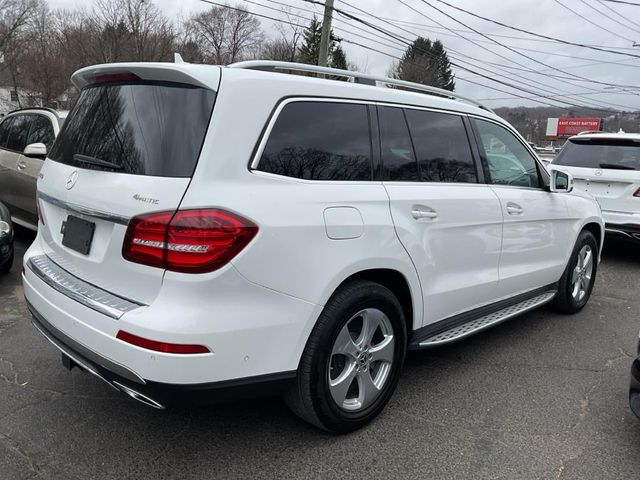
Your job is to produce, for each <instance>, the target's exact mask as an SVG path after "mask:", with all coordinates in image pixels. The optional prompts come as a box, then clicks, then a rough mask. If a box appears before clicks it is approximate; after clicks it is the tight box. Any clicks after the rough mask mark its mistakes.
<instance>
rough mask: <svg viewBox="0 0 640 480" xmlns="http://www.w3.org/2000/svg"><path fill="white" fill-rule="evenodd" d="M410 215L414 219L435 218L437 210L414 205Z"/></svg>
mask: <svg viewBox="0 0 640 480" xmlns="http://www.w3.org/2000/svg"><path fill="white" fill-rule="evenodd" d="M411 216H412V217H413V218H415V219H416V220H435V219H436V218H438V212H436V211H435V210H432V209H430V208H428V207H416V206H414V207H413V208H412V209H411Z"/></svg>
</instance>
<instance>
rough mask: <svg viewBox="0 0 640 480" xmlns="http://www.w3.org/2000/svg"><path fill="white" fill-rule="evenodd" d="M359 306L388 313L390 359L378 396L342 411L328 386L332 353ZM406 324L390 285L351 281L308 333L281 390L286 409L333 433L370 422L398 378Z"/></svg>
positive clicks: (405, 342) (404, 349) (400, 369)
mask: <svg viewBox="0 0 640 480" xmlns="http://www.w3.org/2000/svg"><path fill="white" fill-rule="evenodd" d="M363 309H374V310H376V311H380V312H382V313H383V314H384V315H386V319H387V320H388V321H389V322H388V323H390V324H391V326H392V329H393V336H394V339H395V344H394V351H393V355H392V357H393V361H392V363H391V366H390V371H389V374H388V377H387V380H386V382H385V383H384V384H383V386H382V388H381V389H380V390H379V392H380V393H378V394H377V395H378V396H377V397H376V400H375V401H373V403H372V404H371V405H369V406H368V407H366V408H362V409H361V410H359V411H346V410H344V409H343V408H341V407H339V406H338V404H337V403H336V402H335V401H334V399H333V398H332V395H331V393H330V390H329V375H330V373H329V368H330V366H331V364H330V362H331V354H332V349H333V347H334V342H335V341H336V339H337V338H338V335H339V334H340V332H341V331H342V330H343V328H345V326H346V325H347V323H348V322H350V321H353V318H354V316H356V317H357V314H358V313H359V312H361V311H362V310H363ZM405 325H406V322H405V318H404V314H403V311H402V307H401V305H400V302H399V301H398V299H397V298H396V296H395V295H394V294H393V293H392V292H391V291H390V290H389V289H388V288H386V287H384V286H382V285H380V284H378V283H375V282H371V281H354V282H353V283H350V284H348V285H345V286H343V287H342V288H340V290H339V291H337V292H336V293H335V294H334V295H333V296H332V297H331V299H330V300H329V302H327V304H326V306H325V308H324V310H323V311H322V313H321V315H320V317H319V319H318V321H317V323H316V325H315V327H314V328H313V331H312V332H311V335H310V336H309V340H308V341H307V345H306V347H305V349H304V352H303V354H302V358H301V359H300V364H299V367H298V373H297V377H296V381H295V382H294V384H293V385H292V386H291V388H290V389H289V390H288V391H287V392H286V393H285V397H284V398H285V401H286V403H287V405H288V406H289V408H290V409H291V410H292V411H293V412H294V413H295V414H296V415H298V416H299V417H300V418H302V419H303V420H305V421H307V422H309V423H311V424H313V425H315V426H317V427H319V428H321V429H323V430H327V431H329V432H333V433H347V432H351V431H354V430H357V429H359V428H361V427H363V426H364V425H366V424H367V423H369V422H370V421H371V420H373V419H374V418H375V417H376V416H377V415H378V414H379V413H380V412H381V411H382V410H383V408H384V407H385V405H386V403H387V402H388V401H389V399H390V398H391V395H392V394H393V391H394V390H395V388H396V385H397V383H398V379H399V378H400V373H401V371H402V365H403V363H404V358H405V355H406V350H407V333H406V326H405ZM372 365H373V364H372ZM372 368H374V367H370V373H369V374H370V375H371V374H372V372H373V370H371V369H372Z"/></svg>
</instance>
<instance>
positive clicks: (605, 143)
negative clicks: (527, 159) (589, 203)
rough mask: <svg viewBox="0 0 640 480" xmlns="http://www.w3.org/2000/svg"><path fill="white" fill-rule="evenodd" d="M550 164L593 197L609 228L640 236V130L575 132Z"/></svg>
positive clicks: (613, 230) (617, 232)
mask: <svg viewBox="0 0 640 480" xmlns="http://www.w3.org/2000/svg"><path fill="white" fill-rule="evenodd" d="M552 167H553V168H557V169H559V170H562V171H565V172H569V173H570V174H571V175H573V178H574V179H575V186H576V187H578V188H580V189H582V190H584V191H585V192H589V193H590V194H591V195H593V196H594V197H595V198H596V200H597V201H598V203H599V204H600V206H601V207H602V216H603V218H604V221H605V223H606V229H607V231H608V232H610V233H615V234H619V235H622V236H624V237H626V238H634V239H637V240H640V133H603V132H598V133H589V134H582V135H576V136H574V137H571V138H569V140H567V143H566V144H565V146H564V148H563V149H562V151H561V152H560V153H559V154H558V156H557V157H556V158H555V159H554V160H553V163H552Z"/></svg>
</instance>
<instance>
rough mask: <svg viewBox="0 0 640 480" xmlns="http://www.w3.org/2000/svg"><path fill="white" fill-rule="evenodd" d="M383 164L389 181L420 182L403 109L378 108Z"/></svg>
mask: <svg viewBox="0 0 640 480" xmlns="http://www.w3.org/2000/svg"><path fill="white" fill-rule="evenodd" d="M378 122H379V125H380V145H381V156H382V164H383V166H384V168H385V169H386V171H387V177H386V178H387V179H388V180H395V181H405V182H418V181H419V178H418V163H417V162H416V158H415V154H414V152H413V145H412V144H411V137H410V136H409V128H408V127H407V122H406V120H405V118H404V112H403V111H402V109H401V108H394V107H378Z"/></svg>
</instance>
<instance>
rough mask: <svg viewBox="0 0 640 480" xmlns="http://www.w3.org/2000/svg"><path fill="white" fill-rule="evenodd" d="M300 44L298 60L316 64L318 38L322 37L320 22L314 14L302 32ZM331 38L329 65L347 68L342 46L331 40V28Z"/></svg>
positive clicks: (318, 51) (318, 54) (318, 53)
mask: <svg viewBox="0 0 640 480" xmlns="http://www.w3.org/2000/svg"><path fill="white" fill-rule="evenodd" d="M302 38H303V40H302V45H301V46H300V49H299V52H298V61H299V62H301V63H306V64H307V65H317V64H318V57H320V39H321V38H322V22H320V21H319V20H318V19H317V18H316V17H315V16H314V17H313V18H312V19H311V22H309V25H307V27H306V28H305V29H304V32H302ZM331 38H332V40H331V41H330V42H329V65H330V66H332V67H334V68H342V69H345V70H346V69H347V56H346V54H345V53H344V50H343V49H342V47H340V46H339V45H338V43H337V42H336V41H335V40H333V38H334V35H333V30H331Z"/></svg>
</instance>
